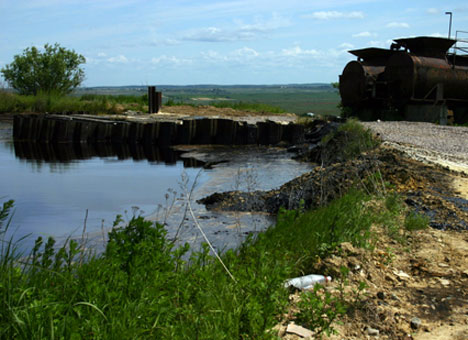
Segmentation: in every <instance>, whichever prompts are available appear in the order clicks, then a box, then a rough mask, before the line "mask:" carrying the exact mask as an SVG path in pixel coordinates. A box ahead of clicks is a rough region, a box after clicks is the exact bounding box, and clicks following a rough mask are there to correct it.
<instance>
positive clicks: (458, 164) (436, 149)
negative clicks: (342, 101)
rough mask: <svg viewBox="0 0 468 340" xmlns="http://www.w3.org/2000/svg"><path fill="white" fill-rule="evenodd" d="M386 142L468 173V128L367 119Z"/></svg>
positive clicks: (428, 160)
mask: <svg viewBox="0 0 468 340" xmlns="http://www.w3.org/2000/svg"><path fill="white" fill-rule="evenodd" d="M363 124H364V125H365V126H366V127H368V128H370V129H371V130H372V131H373V132H375V133H377V134H379V135H380V137H381V138H382V139H383V140H384V142H385V143H386V144H388V145H391V146H394V147H396V148H398V149H400V150H402V151H404V152H405V153H407V154H408V155H410V156H411V157H413V158H415V159H418V160H422V161H426V162H432V163H438V164H442V165H444V166H448V167H450V168H451V169H454V170H458V171H463V172H466V173H468V128H467V127H461V126H441V125H435V124H431V123H421V122H365V123H363Z"/></svg>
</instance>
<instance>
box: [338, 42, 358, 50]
mask: <svg viewBox="0 0 468 340" xmlns="http://www.w3.org/2000/svg"><path fill="white" fill-rule="evenodd" d="M339 47H340V48H344V49H350V48H354V45H353V44H350V43H342V44H341V45H340V46H339Z"/></svg>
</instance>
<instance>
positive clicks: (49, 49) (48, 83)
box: [0, 44, 86, 95]
mask: <svg viewBox="0 0 468 340" xmlns="http://www.w3.org/2000/svg"><path fill="white" fill-rule="evenodd" d="M85 61H86V60H85V58H84V57H83V56H82V55H80V54H77V53H76V52H75V51H73V50H67V49H66V48H64V47H61V46H60V45H59V44H55V45H49V44H45V45H44V50H43V51H40V50H38V49H37V48H36V47H34V46H33V47H28V48H26V49H25V50H24V51H23V54H22V55H15V56H14V60H13V62H12V63H11V64H8V65H6V66H5V67H4V68H2V69H1V71H0V72H2V74H3V77H4V78H5V80H6V81H7V82H8V83H9V84H10V86H11V87H12V88H14V89H15V90H17V91H18V92H19V93H20V94H26V95H31V94H32V95H36V94H38V93H39V92H43V93H47V94H50V93H56V94H66V93H70V92H71V91H72V90H73V89H74V88H76V87H77V86H79V85H80V84H81V82H82V81H83V80H84V71H83V69H82V68H80V65H81V64H83V63H85Z"/></svg>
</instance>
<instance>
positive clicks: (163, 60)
mask: <svg viewBox="0 0 468 340" xmlns="http://www.w3.org/2000/svg"><path fill="white" fill-rule="evenodd" d="M191 63H192V60H190V59H185V58H178V57H175V56H167V55H165V54H163V55H161V56H159V57H155V58H151V64H153V65H160V64H169V65H176V66H181V65H188V64H191Z"/></svg>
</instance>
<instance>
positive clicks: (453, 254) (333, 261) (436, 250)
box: [278, 229, 468, 340]
mask: <svg viewBox="0 0 468 340" xmlns="http://www.w3.org/2000/svg"><path fill="white" fill-rule="evenodd" d="M374 232H375V233H376V239H377V242H376V244H375V249H374V250H373V251H368V250H363V249H358V248H354V247H353V246H352V245H351V244H349V243H344V244H342V246H341V251H340V252H339V253H340V254H339V256H332V257H330V258H329V259H326V260H325V261H324V262H321V263H319V265H318V266H317V269H316V270H317V272H322V273H325V274H329V275H332V276H334V277H337V275H338V274H337V273H339V272H340V267H342V266H345V267H347V268H349V269H350V273H349V275H348V277H347V279H348V280H349V283H348V284H347V285H346V293H350V292H352V291H353V290H354V291H356V290H357V287H358V286H359V285H360V284H361V282H364V283H365V284H366V286H367V288H366V289H365V291H364V292H363V293H364V294H363V295H362V296H363V298H361V299H360V300H359V302H356V304H355V305H354V308H351V309H350V311H349V313H347V314H346V315H345V316H344V317H343V318H342V319H341V320H340V321H341V324H340V323H337V324H335V325H334V328H335V329H336V330H337V331H338V334H337V335H332V336H330V337H325V339H333V340H338V339H369V338H378V339H405V340H410V339H415V340H416V339H419V340H422V339H459V340H462V339H468V319H467V317H466V315H467V313H468V290H466V285H467V284H468V261H467V259H468V235H467V234H466V233H463V234H460V233H459V232H455V231H445V232H443V231H439V230H434V229H429V230H423V231H418V232H414V233H413V234H412V235H411V236H409V237H408V238H407V239H406V242H403V243H400V242H396V241H395V240H393V239H391V238H389V237H388V235H387V234H385V233H384V232H382V231H381V230H380V231H379V230H376V229H374ZM337 286H338V283H337V282H333V281H332V282H331V283H330V284H328V285H327V286H326V288H327V290H328V291H331V292H337ZM290 300H291V301H292V303H291V307H290V308H291V310H294V309H295V308H296V304H297V301H298V300H300V296H299V293H295V294H294V295H292V296H291V299H290ZM288 315H289V317H287V318H285V319H284V320H283V322H282V326H281V327H278V328H279V329H280V334H279V335H280V336H281V337H282V338H283V339H300V338H301V337H299V336H296V335H293V334H288V333H286V332H285V329H286V325H288V324H290V323H291V322H293V321H294V318H293V317H291V316H290V315H293V313H289V314H288ZM370 330H372V333H371V332H370ZM370 334H373V335H374V336H371V335H370ZM376 334H378V336H377V337H376V336H375V335H376Z"/></svg>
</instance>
